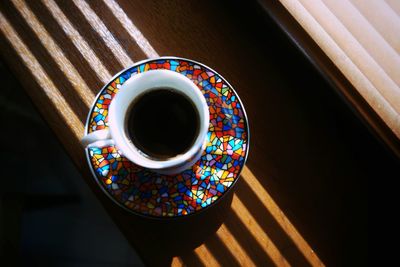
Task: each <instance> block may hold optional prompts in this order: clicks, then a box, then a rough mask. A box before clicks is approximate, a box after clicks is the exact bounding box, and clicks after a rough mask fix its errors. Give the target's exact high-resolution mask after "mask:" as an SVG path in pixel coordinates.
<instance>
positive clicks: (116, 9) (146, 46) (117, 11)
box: [103, 0, 159, 58]
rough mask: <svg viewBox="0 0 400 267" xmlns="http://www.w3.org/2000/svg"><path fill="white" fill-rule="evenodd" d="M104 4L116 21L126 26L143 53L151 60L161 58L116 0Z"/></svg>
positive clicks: (109, 0) (106, 1)
mask: <svg viewBox="0 0 400 267" xmlns="http://www.w3.org/2000/svg"><path fill="white" fill-rule="evenodd" d="M103 2H104V3H105V4H106V5H107V6H108V8H109V9H110V10H111V13H113V15H114V16H115V18H116V19H118V20H119V22H120V23H121V24H122V26H124V28H125V30H126V31H127V32H128V33H129V35H130V36H131V37H132V39H133V40H134V41H135V42H136V43H137V45H138V46H139V47H140V49H142V51H143V52H144V53H145V54H146V56H147V57H149V58H154V57H159V55H158V53H157V52H156V50H154V48H153V47H152V46H151V45H150V43H149V41H147V39H146V37H144V36H143V34H142V33H141V32H140V31H139V29H138V28H137V27H136V26H135V25H134V24H133V23H132V20H131V19H129V17H128V16H127V15H126V13H125V12H124V10H123V9H122V8H121V7H120V6H119V5H118V3H117V2H116V1H115V0H103Z"/></svg>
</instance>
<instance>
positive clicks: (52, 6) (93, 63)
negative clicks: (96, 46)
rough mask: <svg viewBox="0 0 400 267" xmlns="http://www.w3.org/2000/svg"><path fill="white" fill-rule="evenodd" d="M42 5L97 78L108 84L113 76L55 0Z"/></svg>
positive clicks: (44, 2)
mask: <svg viewBox="0 0 400 267" xmlns="http://www.w3.org/2000/svg"><path fill="white" fill-rule="evenodd" d="M42 3H43V4H44V5H45V6H46V7H47V9H48V10H49V11H50V13H51V15H52V16H53V18H54V19H55V20H56V21H57V23H58V24H59V25H60V27H61V28H62V29H63V31H64V33H65V34H66V35H67V36H68V37H69V39H70V40H71V41H72V42H73V44H74V45H75V47H76V48H77V49H78V50H79V52H80V53H81V54H82V55H83V56H84V58H85V59H86V61H87V63H89V65H90V67H91V68H92V70H93V71H94V73H96V75H97V77H98V78H99V79H100V80H101V81H102V82H103V83H107V82H108V81H109V80H110V78H111V74H110V73H109V72H108V70H107V69H106V67H104V65H103V63H102V62H101V61H100V59H99V58H98V57H97V56H96V54H95V53H94V51H93V50H92V48H90V46H89V44H88V43H87V42H86V41H85V40H84V39H83V37H82V36H81V35H80V34H79V32H78V31H77V30H76V29H75V28H74V26H72V24H71V22H70V21H69V19H68V18H67V17H66V16H65V14H64V13H63V12H62V11H61V9H60V8H59V7H58V5H57V4H56V2H54V0H42Z"/></svg>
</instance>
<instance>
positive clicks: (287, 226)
mask: <svg viewBox="0 0 400 267" xmlns="http://www.w3.org/2000/svg"><path fill="white" fill-rule="evenodd" d="M241 176H242V177H243V178H244V179H243V180H244V182H245V183H247V184H248V186H249V187H250V188H252V189H253V192H254V193H255V194H256V196H257V198H258V199H259V201H260V203H261V204H262V205H264V207H265V208H266V209H267V210H268V211H269V212H270V213H271V215H272V216H273V217H274V219H275V220H276V222H277V223H278V224H279V225H280V227H281V228H282V230H284V231H285V233H286V234H287V235H288V236H289V237H290V239H291V240H292V241H293V243H294V244H295V246H296V247H297V248H298V249H299V251H300V252H301V253H302V254H303V255H304V257H305V258H306V259H307V261H308V262H309V263H310V264H311V265H312V266H325V265H324V263H323V262H322V261H321V260H320V259H319V258H318V256H317V254H315V252H314V251H313V249H312V248H311V247H310V245H309V244H308V243H307V241H305V240H304V238H303V237H302V236H301V234H300V233H299V232H298V231H297V229H296V228H295V227H294V225H293V224H292V223H291V222H290V221H289V219H288V218H287V217H286V215H285V214H284V213H283V211H282V210H281V209H280V208H279V206H278V205H277V204H276V203H275V201H274V200H273V199H272V197H271V196H270V194H269V193H268V192H267V191H266V190H265V189H264V187H263V186H262V185H261V184H260V182H259V181H258V180H257V178H256V177H255V176H254V174H253V173H252V172H251V171H250V169H249V168H247V167H246V166H245V167H244V168H243V171H242V174H241Z"/></svg>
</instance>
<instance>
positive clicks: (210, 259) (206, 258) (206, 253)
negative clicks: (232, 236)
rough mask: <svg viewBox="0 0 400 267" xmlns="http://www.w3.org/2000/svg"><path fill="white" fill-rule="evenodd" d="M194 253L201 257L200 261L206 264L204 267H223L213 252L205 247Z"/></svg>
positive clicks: (198, 248) (202, 246) (200, 247)
mask: <svg viewBox="0 0 400 267" xmlns="http://www.w3.org/2000/svg"><path fill="white" fill-rule="evenodd" d="M194 253H196V254H197V256H199V259H200V261H201V262H202V263H203V264H204V266H221V264H219V263H218V261H217V259H216V258H215V257H214V255H213V254H212V253H211V251H210V250H209V249H208V248H207V247H206V246H204V245H201V246H199V247H197V248H196V249H195V250H194Z"/></svg>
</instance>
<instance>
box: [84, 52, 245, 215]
mask: <svg viewBox="0 0 400 267" xmlns="http://www.w3.org/2000/svg"><path fill="white" fill-rule="evenodd" d="M154 69H167V70H171V71H175V72H178V73H181V74H182V75H185V76H186V77H188V78H189V79H191V80H192V81H193V82H194V83H195V84H196V85H197V86H198V87H199V89H200V90H201V91H202V93H203V94H204V96H205V98H206V100H207V103H208V106H209V110H210V127H209V132H208V135H207V138H208V143H207V146H206V149H205V151H204V152H203V154H202V156H201V158H200V159H199V160H198V161H197V162H196V163H195V164H194V165H193V166H192V167H191V168H189V169H188V170H186V171H184V172H182V173H180V174H178V175H174V176H166V175H161V174H157V173H154V172H151V171H149V170H147V169H144V168H141V167H139V166H137V165H135V164H133V163H132V162H130V161H129V160H128V159H126V158H125V157H123V156H121V154H119V152H118V150H117V148H116V147H114V146H109V147H103V148H100V147H98V148H96V147H92V148H90V149H88V150H89V151H88V152H89V153H88V155H89V157H90V161H91V163H92V168H93V170H94V173H95V174H96V178H97V179H98V182H99V184H100V185H101V186H102V187H103V188H104V189H105V191H106V192H108V194H109V195H110V196H111V198H112V199H114V200H115V201H116V202H117V203H119V204H120V205H121V206H123V207H125V208H127V209H128V210H130V211H133V212H136V213H140V214H143V215H149V216H155V217H176V216H183V215H188V214H193V213H195V212H196V211H199V210H201V209H203V208H206V207H208V206H209V205H211V204H212V203H214V202H215V201H217V200H218V198H220V197H221V196H222V195H223V194H224V193H225V192H227V190H228V189H229V188H230V187H232V185H233V184H234V182H235V181H236V179H237V178H238V175H239V173H240V171H241V169H242V167H243V165H244V163H245V160H246V155H247V143H248V129H247V121H246V117H245V114H244V112H243V109H242V106H241V103H240V101H239V99H238V98H237V95H236V94H235V92H234V91H233V89H232V88H230V87H229V85H228V84H227V83H226V82H225V81H224V80H223V79H222V78H221V77H220V76H219V75H218V74H217V73H215V72H214V71H212V70H210V69H208V68H207V67H205V66H203V65H199V64H197V63H195V62H191V61H189V60H183V59H176V58H162V59H155V60H150V61H147V62H144V63H141V64H139V65H137V66H134V67H132V68H130V69H128V70H126V71H124V72H123V73H121V74H120V75H119V76H118V77H117V78H116V79H114V80H113V81H112V82H111V83H110V84H109V85H108V86H106V88H104V89H103V91H102V92H101V93H100V95H99V96H98V99H97V101H96V103H95V106H94V107H93V109H92V111H91V113H90V114H89V117H90V119H89V121H88V131H89V132H93V131H96V130H99V129H104V128H107V127H108V126H107V113H108V107H109V105H110V102H111V100H112V98H113V97H114V95H115V94H116V93H117V92H118V90H119V88H120V86H121V85H122V84H123V83H124V82H125V81H126V80H128V79H129V78H130V77H131V76H133V75H136V74H138V73H141V72H145V71H151V70H154Z"/></svg>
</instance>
